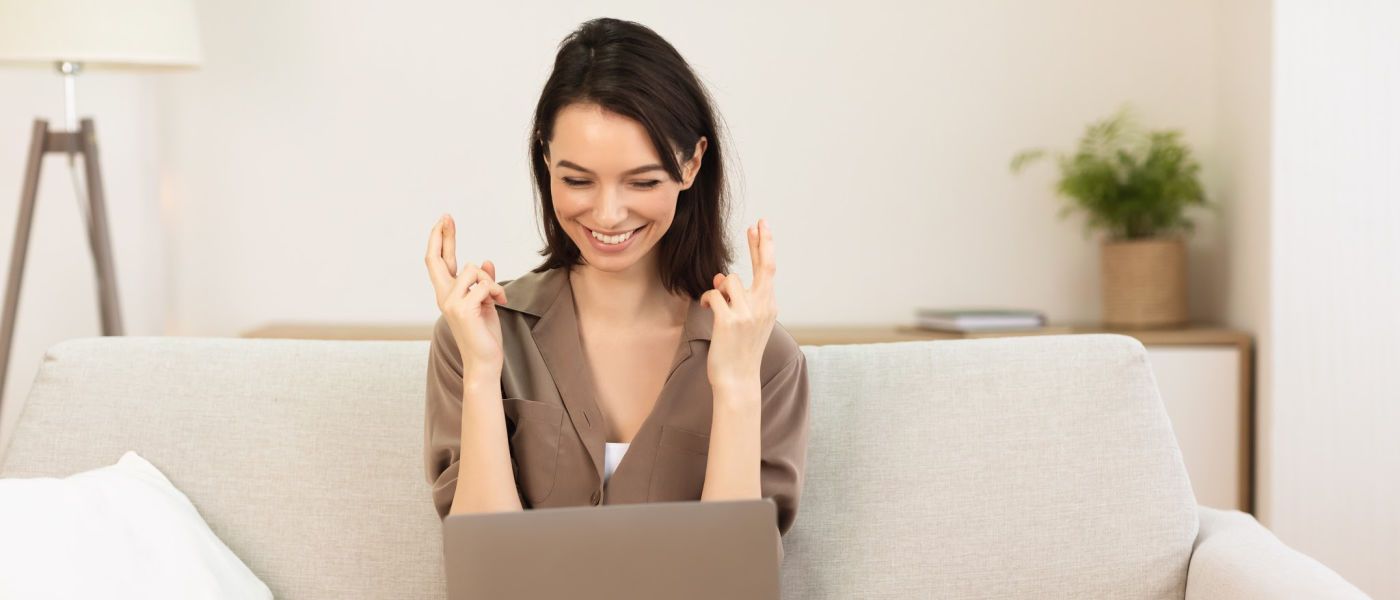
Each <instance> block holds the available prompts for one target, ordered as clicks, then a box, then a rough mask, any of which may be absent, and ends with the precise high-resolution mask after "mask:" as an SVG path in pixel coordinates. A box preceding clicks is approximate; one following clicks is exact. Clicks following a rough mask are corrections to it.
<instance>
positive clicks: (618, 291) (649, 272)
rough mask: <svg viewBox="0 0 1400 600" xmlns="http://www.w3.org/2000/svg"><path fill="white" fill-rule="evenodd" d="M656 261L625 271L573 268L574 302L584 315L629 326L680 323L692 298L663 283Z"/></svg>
mask: <svg viewBox="0 0 1400 600" xmlns="http://www.w3.org/2000/svg"><path fill="white" fill-rule="evenodd" d="M655 269H656V267H655V263H654V262H650V261H638V262H637V263H636V264H634V265H632V267H630V268H628V269H627V270H625V271H618V272H612V271H603V270H600V269H597V268H594V267H592V266H589V265H579V266H576V267H573V268H572V269H570V270H569V285H570V286H572V287H573V291H574V303H575V304H576V305H577V308H578V312H579V316H580V318H582V317H583V315H587V317H588V320H589V321H593V322H597V323H604V324H608V325H615V326H617V327H624V328H625V327H628V326H633V325H637V324H640V323H663V324H667V325H674V324H676V323H680V322H681V319H682V318H683V317H684V315H685V310H686V307H687V306H688V305H689V299H688V298H683V297H681V296H677V295H673V294H671V293H669V292H667V291H666V289H665V288H664V287H662V285H661V279H660V278H659V277H657V275H656V273H655Z"/></svg>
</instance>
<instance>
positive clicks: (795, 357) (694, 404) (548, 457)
mask: <svg viewBox="0 0 1400 600" xmlns="http://www.w3.org/2000/svg"><path fill="white" fill-rule="evenodd" d="M501 283H502V284H503V285H504V286H505V289H506V297H507V298H509V299H510V303H509V305H508V306H507V305H500V304H498V305H496V309H497V314H498V315H499V316H500V321H501V333H502V337H503V345H504V350H505V364H504V367H503V370H502V372H501V390H502V394H501V397H502V398H503V399H504V405H503V408H504V410H505V417H506V432H507V436H508V438H509V440H510V455H511V464H512V467H513V469H514V471H515V481H516V487H517V492H518V493H519V495H520V501H521V506H524V507H525V508H544V507H558V506H576V505H585V504H593V505H599V504H627V503H637V502H662V501H673V500H699V499H700V491H701V489H702V486H703V485H704V482H705V462H706V457H707V454H708V453H709V444H710V442H709V439H710V419H711V414H712V409H713V401H714V396H713V391H712V390H711V388H710V383H709V379H708V376H707V374H706V358H707V356H708V352H709V346H710V334H711V330H712V328H713V324H714V313H713V312H712V311H711V310H710V309H708V308H706V307H703V306H701V305H700V302H699V300H696V299H692V300H691V306H690V309H689V313H688V315H687V318H686V322H685V326H684V329H683V336H682V337H683V339H682V341H681V343H680V345H679V346H678V347H677V349H676V353H675V357H674V359H673V360H672V362H671V369H670V374H669V375H668V377H667V379H666V383H665V385H664V386H663V387H662V389H661V393H660V396H659V397H658V398H657V400H656V403H655V406H654V407H653V409H652V411H651V413H650V414H649V415H648V416H647V417H646V420H645V421H643V422H642V425H641V428H640V429H639V430H638V431H637V433H636V435H635V436H634V437H633V439H632V442H631V445H630V446H629V448H628V450H627V453H626V454H625V455H624V456H623V458H622V461H621V462H620V463H619V464H618V465H617V469H616V471H615V472H614V473H613V474H612V476H611V478H610V480H609V481H608V484H607V486H606V487H605V486H604V485H603V458H604V440H605V437H604V436H605V431H604V427H603V416H602V413H601V412H600V410H599V407H598V404H597V403H596V402H595V401H594V395H595V393H596V392H595V390H596V388H595V387H594V385H593V380H592V376H591V373H590V370H589V367H588V365H587V363H586V360H585V356H584V353H583V346H582V342H581V340H580V339H579V334H578V331H579V328H578V321H577V313H576V311H575V304H574V296H573V288H572V286H571V285H570V283H569V277H568V272H567V270H565V269H562V268H559V269H550V270H547V271H543V272H539V273H535V272H529V273H526V274H524V275H522V276H520V277H518V278H516V279H514V280H507V281H503V282H501ZM759 373H760V379H761V381H762V389H763V392H762V404H763V406H762V409H761V410H762V425H761V451H760V453H761V457H760V458H761V463H762V464H761V466H760V478H761V489H762V494H763V496H764V497H770V498H772V499H773V501H774V503H775V504H776V505H777V508H778V520H777V523H776V526H777V530H778V534H779V535H780V536H781V534H784V533H787V531H788V529H790V528H791V527H792V523H793V520H794V519H795V517H796V515H797V504H798V498H799V497H800V495H801V492H802V481H803V466H804V463H805V459H806V451H807V421H808V417H807V404H808V389H807V387H808V386H807V362H806V357H805V355H803V353H802V351H801V350H800V349H799V348H798V344H797V342H796V341H795V340H793V338H792V336H791V335H789V334H788V332H787V330H786V329H784V328H783V327H782V326H781V325H780V324H775V325H774V327H773V332H772V334H771V335H770V336H769V341H768V346H767V348H766V349H765V350H764V353H763V358H762V362H761V366H760V370H759ZM462 374H463V367H462V358H461V353H460V352H459V351H458V348H457V345H456V342H455V341H454V338H453V337H452V331H451V329H450V327H449V326H448V324H447V320H446V318H445V317H442V316H439V317H438V321H437V324H436V325H435V327H434V332H433V341H432V344H431V349H430V356H429V358H428V381H427V407H426V435H425V447H424V458H425V461H426V472H427V479H428V482H429V483H431V484H432V494H433V502H434V504H435V505H436V507H437V512H438V516H439V517H442V518H445V517H446V515H447V513H448V510H449V509H450V508H451V506H452V497H453V494H454V492H455V491H456V487H457V468H458V459H459V457H460V453H461V439H460V436H461V419H462ZM781 555H782V548H781V543H780V544H779V556H780V557H781Z"/></svg>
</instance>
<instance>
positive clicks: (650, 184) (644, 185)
mask: <svg viewBox="0 0 1400 600" xmlns="http://www.w3.org/2000/svg"><path fill="white" fill-rule="evenodd" d="M563 179H564V185H567V186H569V187H576V188H581V187H586V186H588V184H590V183H592V182H591V181H589V180H587V179H575V178H573V177H564V178H563ZM632 185H633V186H635V187H636V188H637V189H641V190H650V189H655V188H656V186H658V185H661V181H660V180H656V179H648V180H646V181H634V182H632Z"/></svg>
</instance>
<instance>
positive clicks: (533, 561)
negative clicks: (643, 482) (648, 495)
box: [442, 498, 779, 600]
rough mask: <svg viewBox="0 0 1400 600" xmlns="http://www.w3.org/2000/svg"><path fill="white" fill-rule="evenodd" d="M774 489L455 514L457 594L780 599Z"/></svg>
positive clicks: (504, 599) (499, 599)
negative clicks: (746, 494)
mask: <svg viewBox="0 0 1400 600" xmlns="http://www.w3.org/2000/svg"><path fill="white" fill-rule="evenodd" d="M776 524H777V505H775V504H774V503H773V500H772V499H771V498H763V499H760V500H722V501H704V502H702V501H699V500H693V501H687V502H651V503H642V504H612V505H605V506H571V507H565V508H538V509H531V510H525V511H512V512H494V513H476V514H461V515H448V516H447V518H446V519H445V520H444V521H443V525H442V526H443V531H442V537H443V554H444V559H445V566H446V569H447V597H448V599H449V600H485V599H490V600H510V599H512V598H530V599H535V598H569V599H571V600H575V599H576V600H592V599H599V600H601V599H604V598H606V599H608V600H615V599H620V598H648V599H653V598H667V599H674V600H689V599H696V600H699V599H701V598H704V599H706V600H711V599H714V598H753V599H757V600H778V598H779V590H778V548H777V544H778V543H779V542H778V535H777V526H776Z"/></svg>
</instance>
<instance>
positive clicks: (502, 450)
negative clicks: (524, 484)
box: [449, 377, 522, 515]
mask: <svg viewBox="0 0 1400 600" xmlns="http://www.w3.org/2000/svg"><path fill="white" fill-rule="evenodd" d="M501 405H502V399H501V388H500V384H499V378H496V379H494V380H491V379H489V378H488V379H485V380H480V381H474V379H473V378H471V377H468V378H465V380H464V384H463V386H462V449H461V458H460V459H459V463H458V467H457V469H458V470H457V489H456V490H454V491H453V494H452V509H451V510H450V511H449V514H454V515H455V514H461V513H477V512H500V511H512V510H522V507H521V505H520V496H519V494H517V493H516V487H515V473H514V472H513V471H512V469H511V462H510V442H509V440H507V439H506V421H505V411H504V410H502V408H501Z"/></svg>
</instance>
